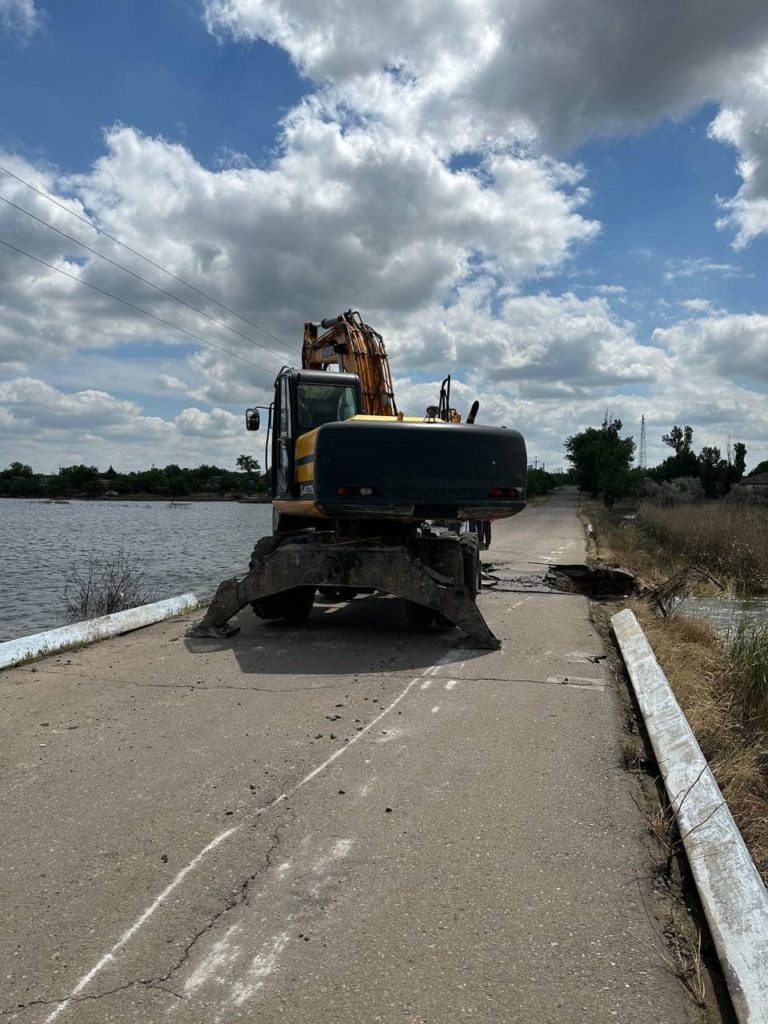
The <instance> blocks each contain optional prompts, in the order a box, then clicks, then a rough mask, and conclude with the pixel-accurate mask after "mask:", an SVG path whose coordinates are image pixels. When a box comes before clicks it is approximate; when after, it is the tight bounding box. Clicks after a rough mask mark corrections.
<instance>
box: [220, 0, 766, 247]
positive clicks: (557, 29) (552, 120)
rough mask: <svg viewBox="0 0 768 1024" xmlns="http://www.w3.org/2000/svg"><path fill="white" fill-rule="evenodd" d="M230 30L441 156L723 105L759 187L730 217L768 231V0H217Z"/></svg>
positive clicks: (742, 231)
mask: <svg viewBox="0 0 768 1024" xmlns="http://www.w3.org/2000/svg"><path fill="white" fill-rule="evenodd" d="M204 11H205V18H206V21H207V24H208V27H209V29H210V30H211V31H212V32H215V33H216V34H218V35H219V36H220V37H231V38H234V39H238V40H243V39H254V38H260V39H264V40H266V41H268V42H270V43H273V44H275V45H277V46H280V47H282V48H283V49H284V50H286V52H287V53H288V54H289V55H290V56H291V58H292V60H293V61H294V63H295V64H296V66H297V67H298V68H299V70H300V71H301V72H302V73H303V74H305V75H307V76H309V77H310V78H312V79H314V81H315V82H316V83H318V84H319V86H320V95H322V96H324V102H325V104H326V106H327V105H331V106H332V105H333V104H334V103H335V104H336V105H337V106H340V107H344V108H349V109H352V110H354V111H356V112H357V114H358V115H362V116H365V117H368V118H373V119H381V120H383V121H385V122H386V123H388V124H390V125H391V126H396V127H397V128H398V129H399V130H401V131H402V130H413V128H414V126H415V127H416V130H417V134H418V136H419V137H420V138H426V139H429V140H430V141H431V143H432V144H433V145H435V146H436V147H437V148H438V149H439V150H440V151H442V152H447V153H461V152H464V151H472V150H480V151H483V152H488V151H491V150H493V149H498V148H501V149H504V148H505V147H508V146H509V145H510V144H511V143H514V144H517V145H522V146H530V145H532V144H535V143H538V144H540V145H542V146H543V147H544V149H545V151H552V150H553V149H554V150H558V149H560V150H562V149H563V148H565V147H568V146H572V145H574V144H576V143H578V142H579V141H581V140H583V139H585V138H587V137H589V136H591V135H594V134H623V133H626V132H627V131H632V130H638V129H640V128H643V127H645V126H647V125H649V124H651V123H653V122H655V121H657V120H659V118H662V117H665V116H672V117H676V116H680V115H682V114H684V113H686V112H687V111H689V110H692V109H695V108H697V107H700V106H701V105H702V104H703V103H705V102H707V101H713V102H717V103H720V104H722V109H721V110H720V112H719V114H718V115H717V117H716V118H715V120H714V121H713V123H712V125H711V128H710V134H711V136H712V138H715V139H717V140H718V141H720V142H723V143H727V144H730V145H733V146H735V147H736V148H737V150H738V153H739V160H738V170H739V174H740V175H741V176H742V179H743V184H742V186H741V188H740V189H739V191H738V192H737V194H736V195H735V196H734V197H732V198H726V199H724V200H723V209H724V211H725V212H724V215H723V217H722V218H721V219H720V222H719V224H720V226H721V227H733V228H735V230H736V238H735V244H736V246H737V248H742V247H743V246H745V245H746V244H747V243H748V242H749V241H750V240H751V239H753V238H755V237H756V236H757V235H759V234H762V233H764V232H765V231H766V230H768V159H767V157H768V142H767V141H766V140H767V139H768V135H767V134H766V127H765V126H766V122H767V121H768V84H767V83H768V6H766V4H765V3H764V2H763V0H739V2H737V3H734V4H728V5H724V4H719V5H718V4H705V5H702V4H701V3H700V2H699V0H678V2H677V3H675V4H669V3H666V2H664V0H652V2H650V3H649V2H647V0H628V2H625V3H622V4H621V5H618V6H617V5H616V4H615V3H612V2H611V0H577V2H574V0H540V2H538V3H535V4H517V5H510V4H508V3H505V2H503V0H477V2H475V3H472V4H467V3H465V2H464V0H446V2H445V3H443V4H441V5H440V11H439V16H438V15H436V12H435V10H434V9H433V8H430V7H429V5H426V6H425V5H422V4H416V3H400V4H397V5H396V6H395V8H393V9H392V10H391V11H389V10H388V12H387V17H386V18H383V17H382V16H381V7H380V5H379V4H378V3H376V2H375V0H355V2H354V3H353V2H352V0H339V2H337V3H335V4H333V5H330V6H328V5H325V6H318V5H317V4H315V3H312V2H310V0H206V3H205V7H204Z"/></svg>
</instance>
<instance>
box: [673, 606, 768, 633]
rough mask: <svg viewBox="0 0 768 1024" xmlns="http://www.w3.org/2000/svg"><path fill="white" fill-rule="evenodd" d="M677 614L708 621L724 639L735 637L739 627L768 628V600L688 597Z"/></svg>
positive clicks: (679, 607)
mask: <svg viewBox="0 0 768 1024" xmlns="http://www.w3.org/2000/svg"><path fill="white" fill-rule="evenodd" d="M676 614H678V615H686V616H688V618H691V619H706V620H707V621H708V622H711V623H712V625H713V626H714V627H715V630H716V631H717V633H718V635H719V636H721V637H724V638H726V639H727V638H728V637H729V636H733V634H734V633H735V632H736V630H737V629H738V628H739V625H740V624H741V623H742V622H743V623H744V624H745V625H752V624H755V625H762V626H768V598H765V597H752V598H743V599H739V598H731V597H688V598H686V599H685V601H682V602H681V603H680V605H679V606H678V608H677V612H676Z"/></svg>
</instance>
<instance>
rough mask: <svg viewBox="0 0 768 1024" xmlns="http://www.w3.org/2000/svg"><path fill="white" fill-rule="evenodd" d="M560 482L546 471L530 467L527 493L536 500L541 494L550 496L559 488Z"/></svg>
mask: <svg viewBox="0 0 768 1024" xmlns="http://www.w3.org/2000/svg"><path fill="white" fill-rule="evenodd" d="M559 482H560V481H559V480H558V478H557V477H555V476H553V475H552V474H551V473H547V471H546V470H544V469H534V468H533V467H532V466H529V467H528V483H527V486H526V493H527V496H528V497H529V498H536V497H538V496H539V495H540V494H549V492H550V491H551V490H554V488H555V487H557V486H558V484H559Z"/></svg>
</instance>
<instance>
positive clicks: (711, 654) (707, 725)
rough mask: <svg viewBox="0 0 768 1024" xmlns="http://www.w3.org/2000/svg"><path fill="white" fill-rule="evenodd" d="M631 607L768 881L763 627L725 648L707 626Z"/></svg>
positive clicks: (767, 665)
mask: <svg viewBox="0 0 768 1024" xmlns="http://www.w3.org/2000/svg"><path fill="white" fill-rule="evenodd" d="M630 607H631V608H632V610H633V611H634V613H635V614H636V615H637V617H638V619H639V621H640V624H641V625H642V627H643V629H644V630H645V633H646V635H647V637H648V640H649V641H650V643H651V646H652V647H653V650H654V653H655V654H656V658H657V659H658V661H659V664H660V665H661V667H662V668H663V670H664V672H665V674H666V676H667V678H668V679H669V682H670V684H671V686H672V689H673V690H674V693H675V696H676V697H677V699H678V701H679V703H680V706H681V707H682V709H683V711H684V713H685V716H686V718H687V719H688V721H689V723H690V725H691V728H692V729H693V731H694V733H695V734H696V738H697V739H698V741H699V745H700V746H701V749H702V752H703V754H704V756H705V757H706V759H707V761H708V762H709V764H710V767H711V768H712V771H713V773H714V775H715V778H716V779H717V782H718V785H719V786H720V789H721V790H722V792H723V796H724V797H725V799H726V801H727V803H728V806H729V807H730V809H731V813H732V814H733V816H734V818H735V820H736V823H737V825H738V826H739V829H740V830H741V833H742V835H743V836H744V840H745V842H746V843H747V846H748V847H749V849H750V852H751V854H752V857H753V859H754V861H755V864H756V865H757V868H758V871H759V872H760V874H761V876H762V878H763V880H764V881H765V882H766V883H767V884H768V685H766V676H767V675H768V628H764V629H762V630H760V629H752V630H743V631H740V632H739V633H738V634H737V635H736V637H735V638H734V639H733V640H732V642H731V643H730V644H723V643H722V642H721V641H720V640H719V638H718V637H717V635H716V633H715V632H714V630H713V629H712V628H711V627H710V626H709V624H708V623H706V622H702V621H699V620H696V619H686V618H671V619H660V618H658V617H657V616H656V615H655V614H654V613H653V611H652V609H651V608H650V607H649V606H648V605H647V604H646V603H644V602H642V601H634V602H630ZM625 758H626V754H625Z"/></svg>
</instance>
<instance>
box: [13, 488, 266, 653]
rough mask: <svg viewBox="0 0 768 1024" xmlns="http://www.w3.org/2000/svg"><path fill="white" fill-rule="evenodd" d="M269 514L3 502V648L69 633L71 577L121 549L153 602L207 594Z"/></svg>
mask: <svg viewBox="0 0 768 1024" xmlns="http://www.w3.org/2000/svg"><path fill="white" fill-rule="evenodd" d="M271 528H272V509H271V506H270V505H248V504H238V503H237V502H189V503H178V504H174V505H171V504H170V503H169V502H167V501H153V502H142V501H72V502H70V503H69V504H63V505H60V504H55V503H47V502H43V501H38V500H35V499H25V498H19V499H12V498H4V499H0V559H1V560H2V561H1V562H0V641H2V640H13V639H15V638H16V637H19V636H26V635H28V634H29V633H36V632H39V631H41V630H44V629H50V628H52V627H54V626H61V625H64V623H65V622H66V612H65V604H64V587H65V584H66V576H67V572H68V570H69V569H70V567H71V566H73V565H76V566H78V567H79V568H80V569H81V570H82V569H84V568H85V567H87V565H88V562H89V560H90V559H91V558H97V559H110V558H113V557H114V556H115V555H116V554H117V553H118V552H119V551H120V550H123V551H124V552H125V553H126V555H127V556H128V558H129V559H130V560H131V562H132V563H133V564H135V566H136V568H137V569H138V570H141V571H144V572H145V573H146V576H147V589H148V590H150V591H152V592H153V594H152V596H153V597H155V598H156V599H158V600H159V599H160V598H163V597H172V596H174V595H175V594H181V593H184V592H186V591H188V590H192V591H194V592H195V593H197V594H199V595H200V596H204V595H206V594H210V593H211V592H212V591H213V590H215V588H216V586H217V585H218V584H219V583H220V582H221V580H223V579H226V578H227V577H228V576H234V575H239V574H242V573H243V572H244V571H245V570H246V569H247V567H248V558H249V556H250V553H251V550H252V549H253V545H254V544H255V542H256V541H257V540H258V539H259V537H263V536H264V535H265V534H268V533H270V532H271Z"/></svg>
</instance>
